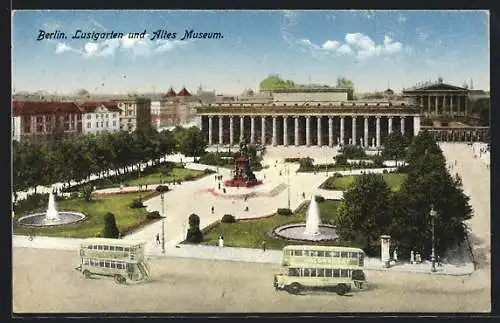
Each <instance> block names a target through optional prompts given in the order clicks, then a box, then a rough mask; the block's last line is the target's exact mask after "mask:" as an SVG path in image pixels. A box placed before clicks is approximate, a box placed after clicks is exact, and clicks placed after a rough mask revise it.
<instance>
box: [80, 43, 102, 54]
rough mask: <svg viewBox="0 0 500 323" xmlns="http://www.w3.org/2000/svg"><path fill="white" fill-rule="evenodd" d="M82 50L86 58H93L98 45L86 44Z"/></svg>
mask: <svg viewBox="0 0 500 323" xmlns="http://www.w3.org/2000/svg"><path fill="white" fill-rule="evenodd" d="M83 50H84V52H85V55H86V56H94V55H95V54H97V53H98V51H99V44H98V43H86V44H85V46H83Z"/></svg>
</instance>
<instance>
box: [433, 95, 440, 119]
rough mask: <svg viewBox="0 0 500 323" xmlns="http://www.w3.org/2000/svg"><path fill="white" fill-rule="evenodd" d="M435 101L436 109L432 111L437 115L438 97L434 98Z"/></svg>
mask: <svg viewBox="0 0 500 323" xmlns="http://www.w3.org/2000/svg"><path fill="white" fill-rule="evenodd" d="M435 101H436V108H435V109H434V111H435V113H436V115H438V114H439V111H438V96H437V95H436V96H435Z"/></svg>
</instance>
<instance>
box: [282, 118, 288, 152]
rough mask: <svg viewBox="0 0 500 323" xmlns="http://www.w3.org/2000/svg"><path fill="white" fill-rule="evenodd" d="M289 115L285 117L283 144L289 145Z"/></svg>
mask: <svg viewBox="0 0 500 323" xmlns="http://www.w3.org/2000/svg"><path fill="white" fill-rule="evenodd" d="M287 119H288V117H287V116H284V117H283V146H285V147H286V146H288V125H287Z"/></svg>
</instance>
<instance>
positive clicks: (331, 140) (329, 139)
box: [328, 117, 333, 147]
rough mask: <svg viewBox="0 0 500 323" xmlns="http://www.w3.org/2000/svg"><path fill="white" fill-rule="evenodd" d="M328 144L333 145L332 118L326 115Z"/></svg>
mask: <svg viewBox="0 0 500 323" xmlns="http://www.w3.org/2000/svg"><path fill="white" fill-rule="evenodd" d="M328 146H329V147H333V118H332V117H328Z"/></svg>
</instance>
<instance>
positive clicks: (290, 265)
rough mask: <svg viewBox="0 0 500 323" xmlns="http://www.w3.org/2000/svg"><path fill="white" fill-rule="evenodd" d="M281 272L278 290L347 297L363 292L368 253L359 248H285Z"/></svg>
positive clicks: (276, 279) (276, 277) (277, 285)
mask: <svg viewBox="0 0 500 323" xmlns="http://www.w3.org/2000/svg"><path fill="white" fill-rule="evenodd" d="M281 265H282V266H281V269H280V271H279V273H278V274H276V275H275V276H274V287H275V288H276V289H277V290H286V291H287V292H289V293H292V294H298V293H300V292H301V291H303V290H306V289H325V290H329V291H335V292H336V293H337V294H339V295H344V294H346V293H347V292H349V291H351V290H352V288H353V287H354V288H357V289H363V288H364V287H365V286H366V277H365V274H364V272H363V265H364V252H363V250H361V249H358V248H348V247H329V246H309V245H292V246H286V247H284V248H283V260H282V264H281Z"/></svg>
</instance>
